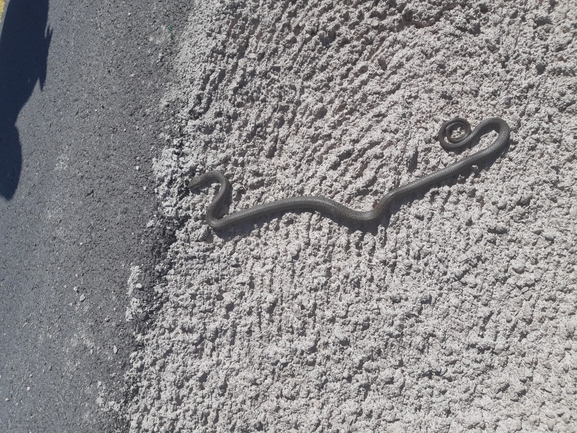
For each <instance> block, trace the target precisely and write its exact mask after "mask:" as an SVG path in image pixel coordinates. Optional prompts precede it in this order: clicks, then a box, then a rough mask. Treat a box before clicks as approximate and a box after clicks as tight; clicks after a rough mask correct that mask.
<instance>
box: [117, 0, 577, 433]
mask: <svg viewBox="0 0 577 433" xmlns="http://www.w3.org/2000/svg"><path fill="white" fill-rule="evenodd" d="M576 22H577V9H576V8H575V4H574V2H573V1H570V0H563V1H537V0H527V1H521V0H518V1H503V0H500V1H486V2H483V1H459V2H445V1H441V0H429V1H408V2H407V1H395V0H390V1H378V0H376V1H352V0H349V1H346V0H345V1H329V0H320V1H303V0H297V1H249V0H247V1H214V0H213V1H205V2H199V4H198V5H197V6H196V7H195V9H194V11H193V12H192V13H191V15H190V17H189V24H188V28H187V30H186V32H185V33H184V34H182V35H179V38H180V54H179V57H178V59H177V62H176V64H175V68H176V69H177V71H178V81H177V82H175V83H173V86H172V88H171V90H170V91H169V92H168V93H167V94H166V96H165V99H164V101H163V103H162V107H161V109H162V110H164V111H167V112H171V111H172V112H173V113H174V116H173V123H172V124H171V125H168V126H167V129H166V130H165V131H164V132H163V134H162V136H161V137H162V139H163V140H164V141H165V143H166V144H165V147H164V150H163V152H162V155H160V156H159V157H158V158H157V160H156V163H155V171H156V175H157V179H158V186H157V193H158V196H159V198H160V200H161V201H162V211H163V217H162V218H161V219H159V220H157V221H152V222H151V223H150V224H164V225H171V226H172V227H175V239H174V242H173V243H172V245H171V246H170V249H169V251H168V254H167V258H166V261H165V263H164V264H163V265H162V266H160V267H159V271H160V273H161V274H163V275H164V277H163V278H162V279H161V280H160V281H159V283H158V284H157V286H156V288H155V290H156V292H157V294H158V302H157V303H155V304H154V305H145V304H143V303H141V302H139V301H138V300H137V299H136V298H135V300H134V302H133V304H132V305H131V307H130V309H129V311H128V312H127V318H128V319H131V318H135V317H139V315H141V314H143V312H144V311H152V310H153V311H155V316H154V321H153V323H152V324H151V326H150V327H149V328H147V330H146V331H142V332H141V333H140V334H139V335H138V336H137V338H138V340H139V343H140V348H139V350H138V351H136V352H134V353H133V354H132V356H131V363H132V368H131V370H130V372H129V376H128V379H129V380H130V381H131V382H132V394H133V396H134V397H133V400H132V403H131V406H130V408H129V412H130V414H129V416H130V422H131V431H132V432H252V431H265V432H396V431H398V432H405V431H413V432H415V431H423V432H425V431H428V432H460V431H473V432H475V431H491V432H493V431H495V432H512V431H532V432H544V431H554V432H569V431H575V428H577V427H576V426H577V396H576V391H577V351H576V348H577V343H576V341H575V337H576V335H575V327H576V326H577V318H576V316H575V313H576V309H577V273H576V272H577V268H576V264H577V259H576V254H575V253H576V251H577V239H576V238H577V236H576V234H577V225H576V222H575V221H576V216H577V201H576V199H575V195H576V193H577V182H576V180H577V162H576V161H575V145H576V138H577V119H576V116H575V114H576V105H575V102H576V98H577V96H576V95H577V81H576V78H575V74H576V67H577V63H576V58H577V57H576V55H577V42H576V38H575V34H576V32H577V26H576V24H575V23H576ZM454 116H462V117H465V118H467V119H468V120H469V121H470V122H471V123H472V124H473V126H474V125H476V124H477V123H479V122H480V121H482V120H483V119H486V118H488V117H501V118H503V119H505V120H506V121H507V122H508V123H509V125H510V126H511V130H512V131H511V139H510V141H509V145H508V147H507V148H506V150H505V151H504V152H503V153H502V154H501V155H500V156H499V157H498V158H496V159H494V160H493V161H491V162H490V163H488V164H484V165H483V166H481V167H474V168H473V169H471V170H469V171H468V172H466V173H465V174H464V175H461V176H459V177H458V178H454V179H451V180H449V181H446V182H444V183H442V184H441V185H438V186H435V187H433V188H430V189H429V190H427V191H423V192H422V193H420V194H415V195H414V196H412V197H409V198H407V199H406V200H402V201H401V202H398V203H396V204H395V205H394V206H393V208H392V210H391V212H390V216H389V217H386V218H384V219H383V221H382V223H381V224H380V225H379V226H378V228H376V229H371V230H365V229H363V228H356V227H350V226H345V225H343V224H340V223H339V222H338V221H335V220H332V219H330V218H326V217H324V216H321V215H319V214H315V213H299V214H295V213H286V214H284V215H280V216H276V217H272V218H268V219H266V218H265V219H263V220H259V221H256V222H255V223H254V224H244V225H241V226H239V227H237V228H233V229H230V230H225V231H214V230H212V229H211V228H210V227H208V226H207V223H206V221H205V215H206V209H207V206H208V204H209V203H210V202H211V201H212V199H213V197H214V194H215V191H216V189H217V187H216V185H214V186H212V187H209V188H204V189H199V190H195V191H189V190H188V189H187V188H186V184H187V182H188V181H189V180H190V179H191V177H192V176H194V175H198V174H202V173H204V172H206V171H208V170H215V169H217V170H222V171H223V172H225V173H226V174H227V176H229V178H230V179H231V182H232V185H233V190H234V191H233V194H232V198H231V201H230V210H229V211H230V212H234V211H235V210H240V209H245V208H248V207H251V206H253V205H255V204H257V203H263V202H268V201H272V200H276V199H280V198H284V197H290V196H295V195H303V194H305V195H322V196H325V197H329V198H332V199H335V200H337V201H339V202H341V203H344V204H346V205H347V206H350V207H353V208H355V209H369V208H371V207H372V206H373V204H374V203H375V201H377V200H378V199H380V198H381V197H382V196H383V195H384V194H385V193H386V192H387V191H389V190H390V189H392V188H395V187H397V186H399V185H402V184H405V183H407V182H409V181H411V180H413V179H416V178H418V177H420V176H423V175H425V174H429V173H432V172H434V171H436V170H439V169H441V168H443V167H445V166H446V165H448V164H449V163H451V162H453V161H456V160H458V159H460V158H463V157H464V156H465V155H467V154H469V153H470V152H474V151H475V149H476V148H472V149H471V150H467V151H465V152H463V153H461V154H460V155H455V154H451V153H447V152H445V151H444V150H443V149H442V148H441V147H440V146H439V143H438V141H437V139H436V135H437V132H438V129H439V127H440V125H441V124H442V123H443V122H445V121H446V120H448V119H450V118H452V117H454ZM494 138H495V135H494V134H493V135H487V136H486V137H485V138H484V139H482V140H481V142H480V143H479V144H478V145H477V146H479V147H483V146H487V145H488V144H489V143H490V142H491V141H492V140H494ZM137 277H138V275H137V272H136V273H135V276H134V278H133V279H132V280H131V284H130V286H131V287H130V289H131V290H133V291H137V288H138V282H137V280H138V278H137ZM135 287H136V288H135Z"/></svg>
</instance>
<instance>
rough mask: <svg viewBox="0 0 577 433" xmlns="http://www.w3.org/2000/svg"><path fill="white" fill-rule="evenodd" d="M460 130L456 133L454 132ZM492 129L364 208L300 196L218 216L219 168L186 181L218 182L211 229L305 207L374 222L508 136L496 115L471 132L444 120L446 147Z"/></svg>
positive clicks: (226, 188)
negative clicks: (455, 157)
mask: <svg viewBox="0 0 577 433" xmlns="http://www.w3.org/2000/svg"><path fill="white" fill-rule="evenodd" d="M459 130H461V131H463V132H461V134H460V135H458V136H455V134H456V133H458V131H459ZM491 131H495V132H497V134H498V136H497V139H496V140H495V141H494V142H493V144H491V145H490V146H488V147H486V148H484V149H482V150H480V151H478V152H476V153H474V154H473V155H470V156H467V157H465V158H463V159H461V160H459V161H457V162H455V163H453V164H451V165H448V166H447V167H445V168H443V169H441V170H438V171H436V172H434V173H431V174H429V175H426V176H423V177H421V178H419V179H417V180H414V181H412V182H409V183H407V184H406V185H403V186H400V187H398V188H395V189H393V190H392V191H390V192H388V193H387V194H386V195H385V196H384V197H383V198H382V199H381V200H380V201H379V202H378V203H377V205H376V206H375V207H374V208H373V209H371V210H367V211H358V210H354V209H351V208H348V207H346V206H344V205H342V204H340V203H337V202H336V201H334V200H331V199H328V198H325V197H318V196H300V197H291V198H284V199H281V200H277V201H273V202H271V203H265V204H259V205H256V206H254V207H251V208H249V209H245V210H241V211H238V212H235V213H233V214H231V215H226V216H223V217H221V218H218V217H217V216H216V215H217V210H218V209H219V208H220V207H221V206H222V205H223V204H224V201H225V199H226V197H227V196H229V194H230V193H231V191H232V187H231V185H230V182H229V180H228V179H227V178H226V177H225V175H224V174H223V173H221V172H219V171H209V172H207V173H205V174H203V175H201V176H198V177H195V178H193V179H192V180H191V182H190V183H189V184H188V187H189V188H191V189H193V188H197V187H199V186H202V185H204V184H207V183H209V182H218V183H220V189H219V191H218V193H217V195H216V198H215V199H214V201H213V202H212V203H211V204H210V206H209V207H208V210H207V212H206V219H207V221H208V224H209V225H210V226H211V227H212V228H213V229H217V230H219V229H226V228H229V227H231V226H233V225H236V224H242V223H246V222H250V221H254V220H256V219H258V218H261V217H265V216H269V215H273V214H280V213H283V212H295V211H309V212H315V211H317V212H320V213H322V214H325V215H329V216H331V217H333V218H335V219H340V220H344V221H347V222H349V223H354V224H359V223H369V224H370V223H376V222H379V221H380V220H381V218H382V217H383V215H384V214H385V212H387V210H388V209H389V208H390V206H391V204H392V203H393V202H394V201H395V200H399V199H400V198H402V197H405V196H407V195H409V194H412V193H414V192H416V191H419V190H423V189H426V188H428V187H430V186H432V185H435V184H438V183H439V182H442V181H443V180H445V179H448V178H450V177H453V176H455V175H457V174H460V173H462V172H463V171H464V170H466V169H467V168H469V167H471V166H472V165H478V164H480V163H483V162H485V161H487V160H489V159H490V158H492V157H494V156H496V155H497V154H499V153H500V152H501V150H502V149H503V147H504V146H505V144H506V143H507V140H508V139H509V132H510V130H509V125H507V123H506V122H505V121H504V120H503V119H500V118H498V117H493V118H490V119H486V120H484V121H482V122H481V123H479V125H477V127H476V128H475V130H473V132H471V125H470V124H469V122H467V121H466V120H465V119H462V118H460V117H457V118H454V119H451V120H449V121H448V122H445V123H444V124H443V126H441V129H440V131H439V135H438V139H439V141H440V143H441V146H443V147H444V148H445V149H447V150H456V149H461V148H463V147H465V146H468V145H469V144H471V143H472V142H474V141H475V140H477V139H479V138H480V137H481V136H482V135H484V134H486V133H488V132H491Z"/></svg>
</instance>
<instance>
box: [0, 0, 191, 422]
mask: <svg viewBox="0 0 577 433" xmlns="http://www.w3.org/2000/svg"><path fill="white" fill-rule="evenodd" d="M191 4H192V2H190V1H185V0H175V1H170V2H167V1H161V0H127V1H112V0H108V1H102V2H94V1H88V0H58V1H56V0H54V1H51V2H48V0H11V1H10V2H9V3H8V2H7V10H6V14H5V19H4V23H3V28H2V34H1V37H0V118H1V119H2V120H1V121H0V426H2V427H1V430H2V431H6V432H14V433H20V432H22V433H24V432H26V433H28V432H35V433H36V432H115V431H126V430H127V424H126V421H125V420H124V418H123V416H122V403H123V401H126V399H128V398H130V395H129V394H127V393H126V392H125V387H124V379H123V375H124V371H125V369H126V367H127V365H128V356H129V354H130V352H131V351H132V350H133V348H134V342H133V339H132V335H133V326H134V324H131V323H127V322H126V320H125V318H124V315H125V310H126V307H127V302H128V296H127V293H126V290H127V280H128V277H129V275H130V267H131V266H135V265H137V266H140V267H141V268H142V269H143V270H144V271H145V276H144V278H143V284H144V286H145V287H144V292H145V293H146V291H147V290H150V287H151V286H152V283H153V279H154V278H155V274H154V272H153V270H154V267H155V264H156V263H157V262H158V260H160V259H161V257H162V244H163V242H165V237H166V234H163V233H160V232H159V231H158V230H156V231H155V230H152V229H147V228H146V225H147V222H148V221H149V220H150V218H151V217H152V216H153V214H154V213H155V209H156V201H155V200H156V199H155V195H154V192H153V190H154V180H153V176H152V170H151V158H152V157H154V156H155V155H156V153H157V152H158V149H159V141H158V134H159V132H161V131H162V128H163V127H165V126H166V125H167V124H168V123H170V119H168V118H162V117H160V116H159V115H158V113H157V110H158V107H159V104H160V98H161V96H162V94H163V92H164V90H165V89H166V85H167V84H168V82H170V80H171V79H172V77H171V68H170V64H171V63H170V61H171V59H172V57H173V55H174V53H175V52H176V48H177V42H178V35H179V30H181V29H182V28H183V25H184V22H183V20H184V19H186V17H187V15H188V10H189V9H190V7H191ZM170 29H172V30H170ZM140 325H142V326H145V323H144V324H142V323H141V324H140Z"/></svg>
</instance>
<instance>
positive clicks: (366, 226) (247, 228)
mask: <svg viewBox="0 0 577 433" xmlns="http://www.w3.org/2000/svg"><path fill="white" fill-rule="evenodd" d="M479 141H480V140H479V139H477V140H475V141H473V143H471V145H470V146H467V147H466V148H464V149H458V150H456V151H455V150H453V151H451V152H452V153H455V154H457V155H460V154H461V153H463V152H464V151H465V150H466V149H468V148H471V147H474V146H476V145H477V144H478V143H479ZM512 143H513V144H515V143H516V141H515V140H513V139H511V138H509V140H508V141H507V143H506V144H505V146H504V148H503V151H502V152H501V153H500V154H499V155H495V156H493V157H491V158H489V159H487V160H486V161H484V162H482V163H480V164H478V167H479V169H480V170H481V171H485V170H486V169H487V168H489V167H490V166H491V165H493V163H494V162H495V161H496V160H497V159H498V158H499V157H501V156H503V155H504V154H506V153H507V152H508V150H509V147H510V145H511V144H512ZM411 165H414V163H413V164H411ZM414 168H415V167H413V169H411V167H409V171H413V170H414ZM473 172H474V170H473V169H472V168H467V169H465V170H463V171H462V172H461V173H460V174H456V175H455V176H454V177H452V178H450V179H447V180H444V181H442V182H439V183H438V184H436V185H434V186H431V187H429V188H425V189H423V190H421V191H418V192H415V193H413V194H410V195H408V196H406V197H403V198H401V199H399V200H398V201H396V202H394V203H393V204H392V205H391V208H390V209H389V211H388V212H386V213H385V214H384V215H383V218H382V219H381V220H380V221H379V222H377V223H354V222H350V221H348V220H343V219H340V218H337V217H334V216H333V215H330V214H325V213H322V212H315V213H317V214H319V215H322V216H323V217H325V218H328V219H331V220H333V221H334V222H335V223H337V224H339V225H341V226H345V227H347V228H348V229H349V230H350V231H351V232H354V231H357V230H359V231H363V232H366V233H371V234H373V235H376V234H377V232H378V229H379V226H382V227H384V228H385V229H386V228H387V227H388V226H389V223H390V221H391V216H392V215H393V214H395V213H396V212H398V210H399V209H400V208H401V207H403V206H404V205H406V204H408V203H410V202H412V201H415V200H418V199H422V198H423V197H424V196H425V194H426V193H427V192H428V191H430V190H431V189H432V188H438V187H440V186H442V185H453V184H455V183H456V181H457V179H458V177H459V176H463V177H465V178H467V177H469V176H470V175H471V173H473ZM387 192H388V191H385V192H384V193H383V196H384V195H385V194H386V193H387ZM231 202H232V197H231V196H230V195H229V196H228V197H227V206H226V209H224V210H225V212H221V214H222V215H226V214H227V213H228V206H229V205H230V203H231ZM291 213H293V214H294V215H298V214H304V213H309V214H310V213H311V212H310V211H295V212H291ZM283 215H285V214H283V213H277V214H271V215H267V216H263V217H261V218H258V219H255V220H254V222H249V223H243V224H238V225H236V226H234V227H230V228H226V229H219V230H215V229H211V234H210V235H209V239H208V241H211V240H212V239H210V238H211V237H212V236H214V234H216V235H217V236H218V237H220V238H222V239H231V238H233V237H235V236H238V235H247V234H249V233H250V232H251V231H253V230H254V228H255V227H256V226H260V225H262V224H263V223H265V222H271V221H272V220H274V219H277V218H282V216H283Z"/></svg>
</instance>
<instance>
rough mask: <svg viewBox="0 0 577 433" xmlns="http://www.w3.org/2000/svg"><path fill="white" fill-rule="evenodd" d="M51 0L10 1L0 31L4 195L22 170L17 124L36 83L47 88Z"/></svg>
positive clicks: (0, 190) (0, 187)
mask: <svg viewBox="0 0 577 433" xmlns="http://www.w3.org/2000/svg"><path fill="white" fill-rule="evenodd" d="M48 3H49V1H48V0H10V2H9V3H8V7H7V9H6V13H5V15H4V20H3V23H4V24H3V27H2V33H1V34H0V196H2V197H4V198H5V199H6V200H10V199H12V197H14V194H15V192H16V189H17V188H18V183H19V181H20V174H21V171H22V145H21V143H20V135H19V133H18V128H17V127H16V120H17V119H18V115H19V114H20V111H21V110H22V108H23V107H24V105H25V104H26V102H27V101H28V99H29V98H30V95H32V92H33V91H34V88H35V86H36V83H39V84H40V90H43V89H44V83H45V81H46V73H47V59H48V49H49V47H50V41H51V39H52V31H51V30H50V29H49V28H47V22H48Z"/></svg>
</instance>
